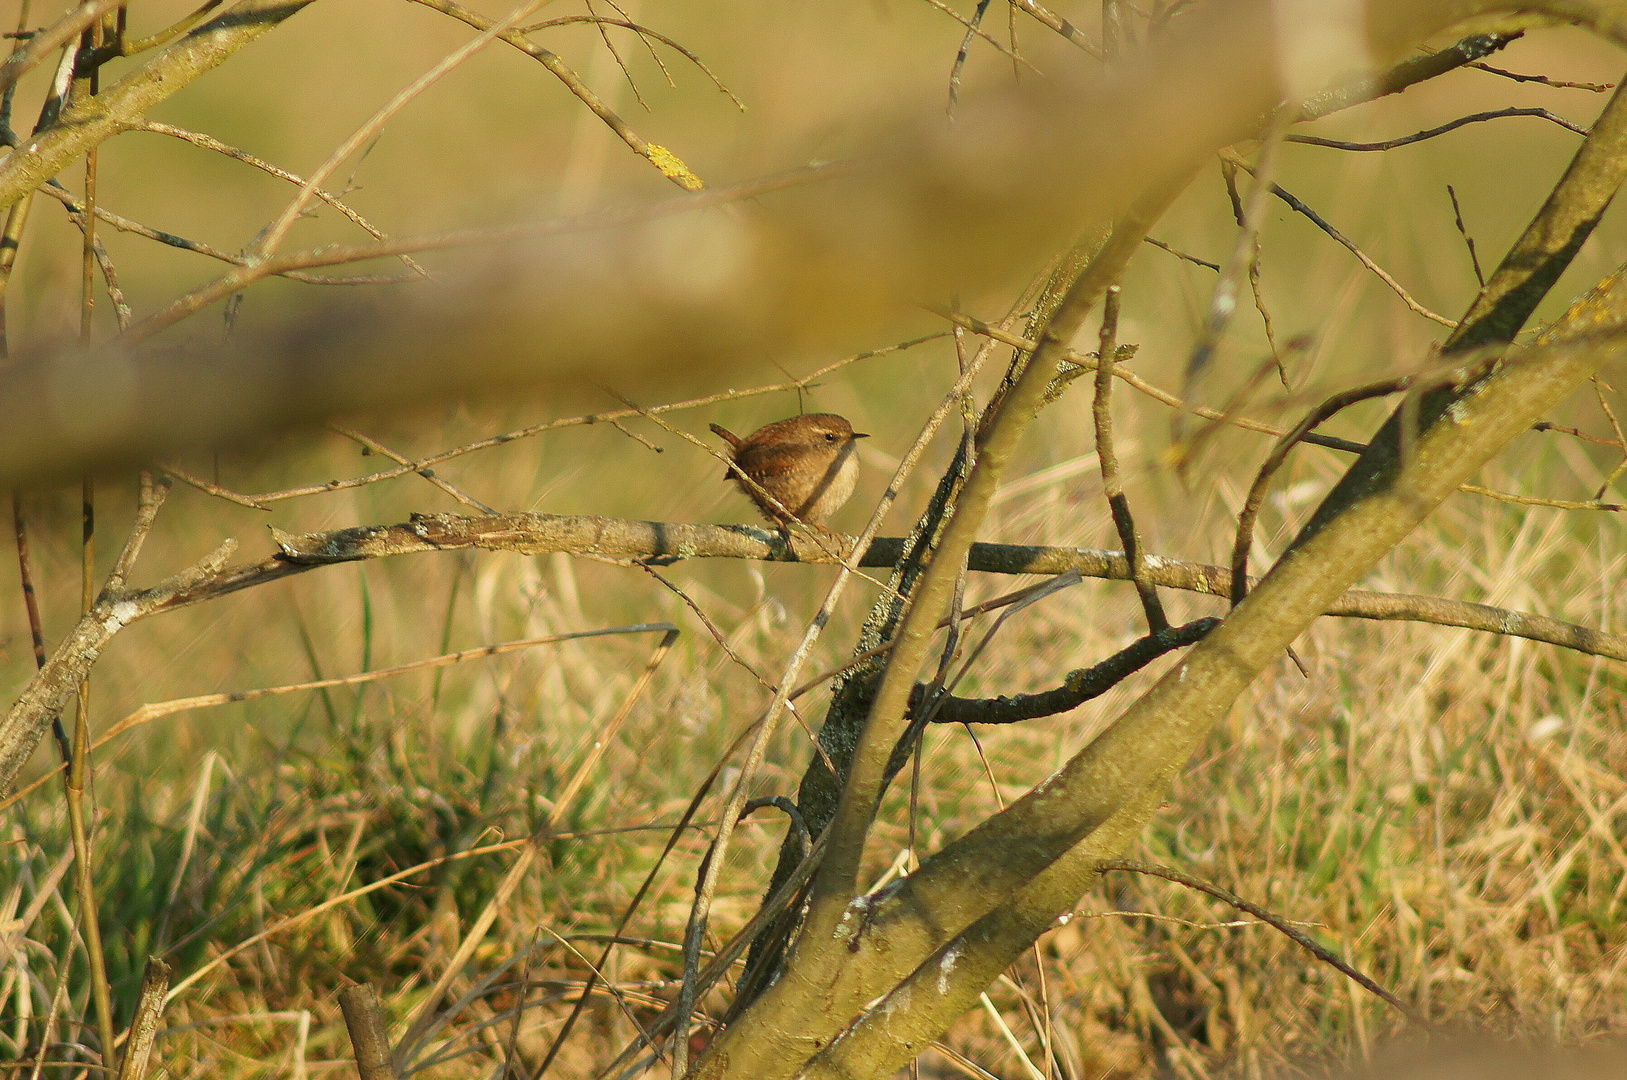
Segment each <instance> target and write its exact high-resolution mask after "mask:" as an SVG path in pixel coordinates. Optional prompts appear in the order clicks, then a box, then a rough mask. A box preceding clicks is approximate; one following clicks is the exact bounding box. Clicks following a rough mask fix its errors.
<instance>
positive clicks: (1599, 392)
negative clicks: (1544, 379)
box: [1593, 375, 1627, 501]
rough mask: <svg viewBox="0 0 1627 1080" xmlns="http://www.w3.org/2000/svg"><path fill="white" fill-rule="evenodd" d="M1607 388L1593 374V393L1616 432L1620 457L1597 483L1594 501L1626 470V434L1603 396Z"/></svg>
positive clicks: (1602, 495)
mask: <svg viewBox="0 0 1627 1080" xmlns="http://www.w3.org/2000/svg"><path fill="white" fill-rule="evenodd" d="M1607 390H1611V387H1610V384H1609V383H1607V382H1605V381H1604V380H1603V379H1601V378H1599V377H1598V376H1597V375H1595V376H1593V393H1594V395H1595V396H1596V397H1598V399H1599V408H1600V409H1602V410H1604V415H1605V419H1607V420H1609V421H1610V430H1611V431H1614V432H1615V433H1616V445H1617V446H1618V447H1620V448H1621V454H1622V457H1621V461H1620V462H1618V463H1617V465H1616V467H1615V468H1614V469H1611V470H1610V475H1608V476H1606V477H1605V478H1604V483H1602V484H1600V485H1599V490H1598V491H1597V492H1595V493H1594V495H1593V498H1594V500H1595V501H1597V500H1599V499H1602V498H1604V493H1605V492H1606V491H1609V490H1610V485H1611V484H1614V483H1615V482H1616V478H1617V477H1619V476H1620V475H1621V474H1622V473H1623V472H1627V434H1623V433H1622V430H1621V421H1620V420H1617V419H1616V411H1615V410H1614V409H1612V408H1611V407H1610V399H1609V398H1608V397H1606V396H1605V391H1607ZM1612 392H1614V391H1612Z"/></svg>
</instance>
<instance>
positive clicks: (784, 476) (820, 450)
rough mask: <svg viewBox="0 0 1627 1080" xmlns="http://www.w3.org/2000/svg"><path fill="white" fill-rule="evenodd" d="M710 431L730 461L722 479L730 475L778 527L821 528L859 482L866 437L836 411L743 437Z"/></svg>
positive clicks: (797, 418)
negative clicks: (860, 444) (726, 448)
mask: <svg viewBox="0 0 1627 1080" xmlns="http://www.w3.org/2000/svg"><path fill="white" fill-rule="evenodd" d="M712 430H713V431H715V432H716V433H717V434H718V435H719V436H721V437H722V439H723V441H724V442H726V443H728V444H729V449H730V453H731V456H732V457H733V458H734V466H733V467H731V468H730V469H729V470H728V472H726V473H724V478H725V479H728V478H729V477H733V478H734V482H735V483H736V484H738V485H739V486H740V490H741V491H743V492H745V494H746V497H747V498H748V499H750V500H751V501H752V502H754V503H756V504H757V509H759V510H761V511H762V512H763V516H764V517H766V518H768V520H769V521H771V522H773V523H775V524H776V525H779V526H780V527H781V528H786V527H788V526H790V525H791V524H792V523H793V522H801V523H802V524H805V525H823V524H824V523H825V522H826V521H827V520H828V519H829V518H830V516H831V515H832V514H834V513H836V511H838V510H840V509H841V508H842V504H843V503H845V502H847V500H848V497H849V496H851V495H852V494H853V485H854V484H855V483H857V482H858V478H859V456H858V447H857V441H858V440H859V439H864V438H868V437H869V436H868V435H867V434H865V433H864V432H856V431H854V430H853V425H852V424H849V423H848V422H847V420H845V419H844V418H842V417H840V416H837V415H836V414H835V413H808V414H806V415H803V416H793V417H791V418H790V419H787V420H776V421H775V422H774V423H772V424H768V425H766V426H764V427H760V428H758V429H757V430H756V431H754V432H752V433H751V434H750V435H748V436H746V437H745V438H744V439H742V438H740V436H738V435H736V434H735V433H734V432H732V431H730V430H728V429H727V428H724V427H721V426H719V425H717V424H713V425H712ZM736 469H738V470H739V472H738V473H737V472H736ZM740 473H744V474H745V476H746V477H749V478H750V480H749V482H748V481H747V480H746V479H744V478H742V477H741V476H740Z"/></svg>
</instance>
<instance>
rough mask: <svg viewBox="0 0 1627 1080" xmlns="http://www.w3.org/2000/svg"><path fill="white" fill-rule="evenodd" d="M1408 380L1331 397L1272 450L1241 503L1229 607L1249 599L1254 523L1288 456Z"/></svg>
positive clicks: (1399, 389) (1397, 390)
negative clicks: (1314, 432) (1329, 424)
mask: <svg viewBox="0 0 1627 1080" xmlns="http://www.w3.org/2000/svg"><path fill="white" fill-rule="evenodd" d="M1413 382H1414V380H1413V379H1412V378H1411V377H1410V376H1409V377H1406V378H1401V379H1386V380H1384V381H1383V382H1376V383H1370V384H1368V385H1367V386H1358V387H1356V388H1354V389H1352V390H1345V391H1343V392H1341V393H1338V394H1334V395H1333V396H1332V397H1330V398H1328V399H1327V400H1326V401H1324V402H1322V404H1320V405H1318V406H1317V407H1316V408H1314V409H1312V410H1311V411H1310V413H1309V414H1308V415H1306V417H1305V419H1303V420H1301V421H1300V422H1299V423H1298V424H1297V425H1296V426H1295V427H1294V429H1293V430H1292V431H1290V432H1289V433H1288V434H1287V435H1284V436H1283V437H1282V439H1281V440H1279V441H1278V443H1277V445H1276V446H1275V447H1273V448H1272V450H1271V454H1270V455H1269V456H1268V457H1267V458H1266V459H1265V463H1264V464H1263V465H1261V466H1260V471H1259V473H1257V474H1256V475H1255V477H1254V483H1253V484H1252V485H1251V486H1250V487H1249V493H1248V497H1247V498H1246V499H1244V501H1243V508H1242V509H1241V510H1240V511H1238V514H1237V536H1236V539H1234V540H1233V541H1232V595H1231V601H1232V607H1236V606H1237V605H1238V604H1241V603H1242V602H1243V598H1244V597H1245V596H1247V595H1248V581H1249V579H1248V560H1249V549H1250V548H1252V547H1253V546H1254V522H1255V519H1256V518H1258V517H1259V514H1260V507H1261V505H1263V504H1264V502H1265V495H1266V492H1267V491H1268V490H1270V488H1271V478H1272V477H1273V476H1275V475H1276V474H1277V470H1278V469H1279V468H1281V467H1282V464H1283V462H1285V461H1287V460H1288V454H1289V453H1290V452H1291V451H1292V450H1293V448H1294V447H1295V446H1297V445H1298V444H1299V442H1300V441H1301V440H1302V439H1304V437H1305V435H1306V434H1307V433H1308V432H1309V431H1310V430H1311V429H1312V428H1314V427H1316V426H1317V425H1318V424H1321V423H1323V422H1324V421H1326V420H1328V419H1330V418H1331V417H1333V416H1335V415H1337V414H1338V413H1340V412H1342V411H1343V410H1345V409H1348V408H1349V407H1350V406H1352V405H1355V404H1357V403H1358V402H1362V401H1371V400H1372V399H1373V398H1376V397H1387V396H1389V395H1390V394H1399V393H1401V392H1403V391H1405V390H1406V389H1407V388H1408V387H1410V386H1411V385H1412V384H1413Z"/></svg>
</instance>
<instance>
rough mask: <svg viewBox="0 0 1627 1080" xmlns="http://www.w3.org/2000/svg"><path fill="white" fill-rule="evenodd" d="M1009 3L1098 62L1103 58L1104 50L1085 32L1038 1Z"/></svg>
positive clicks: (1011, 0) (1014, 0)
mask: <svg viewBox="0 0 1627 1080" xmlns="http://www.w3.org/2000/svg"><path fill="white" fill-rule="evenodd" d="M1009 2H1010V4H1011V6H1012V7H1014V8H1020V9H1022V10H1023V11H1024V12H1026V13H1027V14H1029V15H1032V16H1033V17H1034V18H1035V19H1037V20H1038V21H1039V22H1040V23H1041V24H1042V25H1044V26H1047V27H1049V28H1050V29H1052V30H1054V31H1056V32H1057V33H1058V34H1061V35H1062V39H1063V40H1064V41H1066V42H1068V44H1070V45H1076V46H1078V47H1079V48H1080V49H1083V50H1084V51H1085V52H1086V53H1087V54H1089V55H1090V56H1094V57H1095V58H1096V59H1098V60H1100V59H1101V58H1102V50H1101V49H1100V48H1098V47H1097V46H1096V44H1095V43H1094V42H1093V41H1091V40H1090V38H1089V37H1087V36H1086V35H1085V33H1084V31H1082V30H1080V29H1079V28H1078V27H1077V26H1075V25H1073V23H1071V22H1069V21H1068V20H1067V19H1064V18H1063V17H1062V16H1060V15H1058V14H1057V13H1056V12H1054V11H1052V10H1051V9H1050V8H1048V7H1046V6H1045V5H1044V4H1041V3H1039V2H1038V0H1009Z"/></svg>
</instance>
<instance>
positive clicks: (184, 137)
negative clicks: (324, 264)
mask: <svg viewBox="0 0 1627 1080" xmlns="http://www.w3.org/2000/svg"><path fill="white" fill-rule="evenodd" d="M131 130H132V131H150V132H153V133H154V134H157V135H168V136H169V137H170V138H172V139H180V140H181V141H182V142H189V143H191V144H192V145H193V146H199V147H202V148H203V149H205V150H213V151H214V152H215V153H217V154H223V155H225V156H226V157H229V158H231V159H233V160H234V161H241V162H243V163H244V164H245V165H250V166H253V167H254V168H256V169H259V170H260V171H262V172H267V173H270V174H271V175H272V176H275V177H277V178H278V179H279V180H286V181H288V182H289V183H290V184H298V185H300V186H301V187H304V186H305V179H304V178H303V177H301V176H297V175H295V174H294V173H291V172H289V171H288V170H287V169H281V168H278V167H277V166H275V165H273V164H271V162H269V161H266V160H264V159H262V158H258V157H255V156H254V155H253V154H251V153H249V152H248V151H246V150H239V149H238V148H237V147H235V146H231V145H228V144H227V143H223V142H221V141H220V140H219V139H217V138H214V137H213V136H211V135H204V134H202V133H200V132H196V131H188V130H187V129H186V128H180V127H176V126H175V125H173V124H160V123H158V122H157V121H154V120H144V121H142V123H141V124H139V125H138V126H136V127H134V128H132V129H131ZM312 194H313V195H315V196H316V197H317V198H318V199H321V200H322V201H323V202H325V203H327V204H328V205H329V206H331V207H333V208H334V209H335V210H337V211H339V212H340V213H341V214H343V215H344V216H345V217H347V218H349V219H350V220H351V221H353V222H355V224H356V225H357V226H358V227H360V228H361V229H363V230H364V231H366V232H367V233H368V234H369V235H371V236H372V237H373V238H374V239H376V240H383V239H384V233H383V232H382V231H381V230H379V229H378V228H376V227H375V226H374V225H373V224H372V223H371V222H370V221H368V220H367V219H366V218H364V217H362V216H361V215H360V214H358V213H357V212H356V211H354V210H352V209H351V208H350V207H349V206H348V205H346V204H345V203H344V201H343V200H341V199H340V198H339V197H338V196H337V195H334V194H331V193H329V192H327V191H323V190H321V189H319V188H313V189H312ZM401 261H402V262H403V263H405V264H406V265H407V266H408V267H410V268H411V269H412V271H413V273H414V274H416V275H418V276H419V277H428V276H429V271H428V270H426V269H424V267H423V266H421V265H419V264H418V262H416V261H415V260H414V259H413V258H412V256H410V255H402V256H401Z"/></svg>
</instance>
